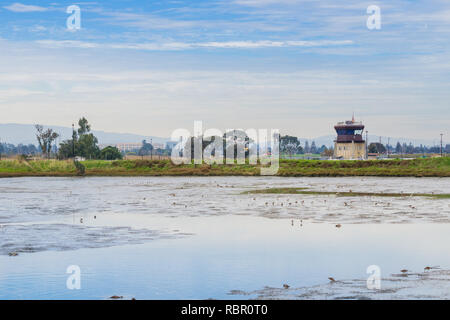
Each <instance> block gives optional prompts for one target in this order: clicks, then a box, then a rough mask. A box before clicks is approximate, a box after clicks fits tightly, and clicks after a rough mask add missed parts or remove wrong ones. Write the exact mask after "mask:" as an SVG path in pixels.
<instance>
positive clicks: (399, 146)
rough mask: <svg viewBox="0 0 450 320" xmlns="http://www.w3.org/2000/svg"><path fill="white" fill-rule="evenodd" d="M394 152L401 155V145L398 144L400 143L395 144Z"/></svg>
mask: <svg viewBox="0 0 450 320" xmlns="http://www.w3.org/2000/svg"><path fill="white" fill-rule="evenodd" d="M395 152H396V153H402V145H401V144H400V142H397V145H396V146H395Z"/></svg>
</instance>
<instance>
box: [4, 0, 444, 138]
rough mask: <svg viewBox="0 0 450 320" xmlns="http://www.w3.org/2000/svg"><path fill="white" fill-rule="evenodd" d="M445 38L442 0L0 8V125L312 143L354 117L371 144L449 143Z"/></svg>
mask: <svg viewBox="0 0 450 320" xmlns="http://www.w3.org/2000/svg"><path fill="white" fill-rule="evenodd" d="M71 5H77V6H79V8H80V12H81V15H80V21H81V28H80V29H76V30H71V29H68V27H67V19H68V18H69V16H71V13H67V12H66V10H67V8H68V7H69V6H71ZM371 5H376V6H378V7H379V8H380V17H381V28H380V29H369V28H368V27H367V20H368V18H369V17H370V16H371V14H370V13H367V8H368V7H369V6H371ZM449 39H450V1H448V0H431V1H412V0H410V1H404V0H402V1H392V0H391V1H367V2H366V1H353V0H347V1H339V0H324V1H316V0H229V1H226V0H218V1H216V0H207V1H206V0H190V1H183V0H174V1H133V0H122V1H115V0H110V1H104V2H94V1H93V2H70V1H68V2H54V1H42V0H40V1H31V0H30V1H24V2H14V1H3V0H2V1H1V2H0V112H1V118H0V123H29V124H34V123H42V124H47V125H60V126H70V125H71V124H72V123H73V122H76V120H77V119H78V118H80V117H82V116H85V117H86V118H87V119H88V120H89V121H90V122H91V124H92V127H93V129H96V130H104V131H111V132H129V133H136V134H142V135H153V136H161V137H168V136H170V135H171V133H172V132H173V131H174V130H175V129H177V128H186V129H188V130H190V131H191V132H192V131H193V125H194V121H195V120H201V121H203V127H204V128H218V129H220V130H225V129H231V128H234V129H249V128H257V129H272V128H274V129H279V130H280V132H281V133H282V134H290V135H295V136H299V137H303V138H314V137H318V136H323V135H329V134H334V129H333V125H334V124H335V123H336V122H338V121H343V120H348V119H350V118H351V116H352V114H353V113H354V114H355V118H356V119H357V120H362V121H363V122H364V124H365V125H366V129H367V130H368V131H369V134H378V135H383V136H392V137H411V138H426V139H438V138H439V137H440V136H439V135H440V133H443V134H444V137H445V136H447V137H448V140H449V141H450V130H449V127H450V126H449V124H450V41H449ZM444 139H445V138H444Z"/></svg>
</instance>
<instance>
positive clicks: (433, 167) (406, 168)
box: [0, 157, 450, 178]
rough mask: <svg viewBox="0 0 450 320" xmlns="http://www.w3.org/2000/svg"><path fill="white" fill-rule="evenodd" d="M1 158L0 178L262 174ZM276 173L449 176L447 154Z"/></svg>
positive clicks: (245, 169)
mask: <svg viewBox="0 0 450 320" xmlns="http://www.w3.org/2000/svg"><path fill="white" fill-rule="evenodd" d="M80 163H81V164H82V165H83V167H84V170H83V172H80V171H79V169H78V168H77V167H76V166H75V165H74V163H73V162H72V161H71V160H33V161H25V160H0V178H15V177H77V176H93V177H101V176H106V177H126V176H261V175H260V168H261V166H260V165H249V164H243V165H207V164H202V165H194V164H187V165H174V164H172V163H171V162H170V160H113V161H107V160H86V161H82V162H80ZM274 176H278V177H348V176H356V177H361V176H367V177H450V157H443V158H428V159H412V160H401V159H392V160H367V161H361V160H343V161H332V160H280V167H279V170H278V173H277V174H276V175H274Z"/></svg>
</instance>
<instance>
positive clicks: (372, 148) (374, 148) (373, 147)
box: [369, 142, 386, 153]
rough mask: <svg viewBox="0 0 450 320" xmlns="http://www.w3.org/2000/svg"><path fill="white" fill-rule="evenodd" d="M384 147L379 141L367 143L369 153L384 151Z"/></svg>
mask: <svg viewBox="0 0 450 320" xmlns="http://www.w3.org/2000/svg"><path fill="white" fill-rule="evenodd" d="M385 152H386V147H385V146H384V145H383V144H381V143H379V142H372V143H371V144H370V145H369V153H385Z"/></svg>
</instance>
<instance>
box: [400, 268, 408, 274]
mask: <svg viewBox="0 0 450 320" xmlns="http://www.w3.org/2000/svg"><path fill="white" fill-rule="evenodd" d="M400 272H401V273H407V272H408V270H406V269H402V270H400Z"/></svg>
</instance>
